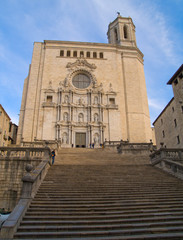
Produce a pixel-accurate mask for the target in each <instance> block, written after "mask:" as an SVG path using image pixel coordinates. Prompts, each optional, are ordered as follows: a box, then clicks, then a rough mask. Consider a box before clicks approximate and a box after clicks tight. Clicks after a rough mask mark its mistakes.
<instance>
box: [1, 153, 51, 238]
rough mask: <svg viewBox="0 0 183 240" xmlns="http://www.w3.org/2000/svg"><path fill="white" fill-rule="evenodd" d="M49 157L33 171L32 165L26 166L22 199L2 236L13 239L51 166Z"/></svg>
mask: <svg viewBox="0 0 183 240" xmlns="http://www.w3.org/2000/svg"><path fill="white" fill-rule="evenodd" d="M50 165H51V163H50V157H49V159H46V160H43V161H42V162H41V163H40V164H39V165H38V166H37V167H36V168H35V169H34V170H33V171H31V170H32V165H30V164H28V165H27V167H26V171H27V173H26V175H25V176H24V177H23V178H22V181H23V187H22V193H21V197H20V200H19V202H18V204H17V205H16V207H15V208H14V210H13V211H12V213H11V214H10V216H9V217H8V219H7V220H6V221H5V223H4V224H3V227H2V229H1V235H0V236H1V238H3V239H12V238H13V235H14V233H15V232H16V230H17V228H18V226H19V224H20V222H21V220H22V218H23V216H24V214H25V212H26V210H27V208H28V207H29V204H30V202H31V200H32V198H33V197H34V196H35V194H36V192H37V190H38V188H39V186H40V184H41V182H42V181H43V179H44V177H45V176H46V173H47V171H48V169H49V167H50Z"/></svg>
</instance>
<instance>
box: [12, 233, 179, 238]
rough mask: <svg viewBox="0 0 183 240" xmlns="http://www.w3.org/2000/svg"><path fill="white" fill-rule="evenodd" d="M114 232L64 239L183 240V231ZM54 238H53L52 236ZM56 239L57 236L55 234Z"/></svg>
mask: <svg viewBox="0 0 183 240" xmlns="http://www.w3.org/2000/svg"><path fill="white" fill-rule="evenodd" d="M111 235H112V234H109V235H108V236H95V237H91V236H89V237H88V236H80V237H71V236H70V237H68V238H66V237H64V239H70V240H71V239H73V240H142V239H144V240H148V239H151V240H152V239H155V240H157V239H158V240H160V239H162V240H165V239H169V240H173V239H176V240H178V239H179V240H182V239H183V233H177V232H176V233H154V234H143V235H135V234H133V235H128V236H127V235H125V236H121V235H120V236H111ZM14 238H15V239H16V238H18V239H21V238H22V239H24V240H29V239H38V236H36V237H35V236H30V237H29V236H26V237H25V236H24V235H22V236H20V235H19V236H18V237H16V236H15V237H14ZM51 238H52V237H47V236H44V237H43V238H42V237H40V236H39V239H44V240H49V239H51ZM58 238H59V239H62V238H61V237H60V236H59V237H58ZM52 239H53V238H52ZM54 239H56V238H55V236H54Z"/></svg>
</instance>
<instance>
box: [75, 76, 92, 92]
mask: <svg viewBox="0 0 183 240" xmlns="http://www.w3.org/2000/svg"><path fill="white" fill-rule="evenodd" d="M90 83H91V80H90V78H89V77H88V76H87V75H86V74H83V73H79V74H77V75H75V76H74V77H73V79H72V84H73V85H74V86H75V87H76V88H81V89H83V88H87V87H88V86H89V85H90Z"/></svg>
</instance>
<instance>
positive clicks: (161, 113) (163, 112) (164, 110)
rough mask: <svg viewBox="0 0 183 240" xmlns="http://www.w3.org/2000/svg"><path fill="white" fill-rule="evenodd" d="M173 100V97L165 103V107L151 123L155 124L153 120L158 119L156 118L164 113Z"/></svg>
mask: <svg viewBox="0 0 183 240" xmlns="http://www.w3.org/2000/svg"><path fill="white" fill-rule="evenodd" d="M173 100H174V97H173V98H172V99H171V100H170V101H169V103H168V104H167V105H166V107H165V108H164V109H163V110H162V112H161V113H160V114H159V116H158V117H157V118H156V120H155V121H154V122H153V125H154V124H155V122H156V121H157V120H158V118H159V117H160V116H161V115H162V114H163V113H164V111H165V110H166V109H167V108H168V106H169V105H170V104H171V103H172V101H173Z"/></svg>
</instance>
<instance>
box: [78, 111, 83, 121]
mask: <svg viewBox="0 0 183 240" xmlns="http://www.w3.org/2000/svg"><path fill="white" fill-rule="evenodd" d="M78 122H84V115H83V113H79V115H78Z"/></svg>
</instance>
